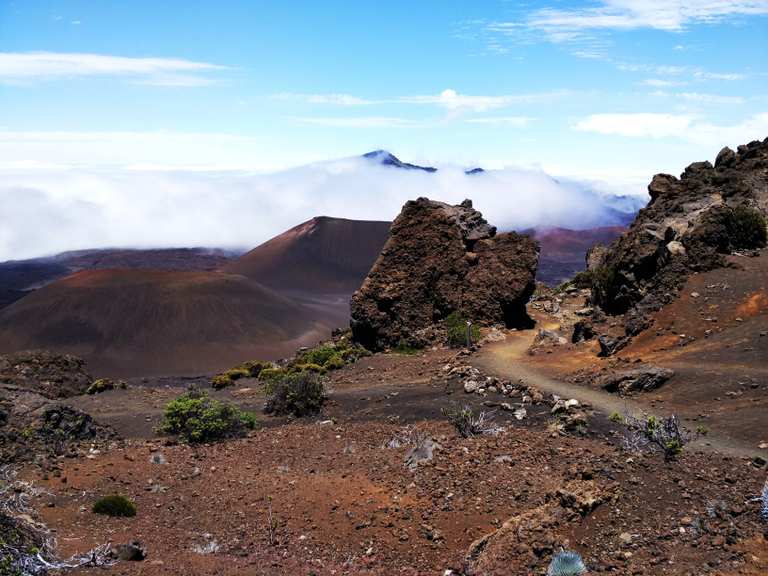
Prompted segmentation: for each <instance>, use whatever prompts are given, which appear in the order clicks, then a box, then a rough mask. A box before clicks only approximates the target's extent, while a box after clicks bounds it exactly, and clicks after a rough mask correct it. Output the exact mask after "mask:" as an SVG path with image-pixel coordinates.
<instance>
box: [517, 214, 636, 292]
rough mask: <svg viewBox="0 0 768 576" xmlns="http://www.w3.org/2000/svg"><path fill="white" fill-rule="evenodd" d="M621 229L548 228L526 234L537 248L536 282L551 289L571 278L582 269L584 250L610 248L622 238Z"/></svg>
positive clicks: (613, 227)
mask: <svg viewBox="0 0 768 576" xmlns="http://www.w3.org/2000/svg"><path fill="white" fill-rule="evenodd" d="M625 230H626V228H624V227H622V226H604V227H600V228H588V229H586V230H570V229H568V228H548V229H544V228H542V229H538V230H533V231H531V230H528V231H527V233H529V234H532V235H533V237H534V238H536V240H538V241H539V244H540V245H541V255H540V257H539V271H538V274H537V280H539V281H541V282H544V283H545V284H549V285H550V286H555V285H557V284H560V283H561V282H564V281H565V280H568V279H570V278H573V275H574V274H576V273H577V272H580V271H581V270H584V268H585V257H586V254H587V250H589V249H590V248H591V247H592V246H594V245H595V244H610V243H611V242H613V241H614V240H615V239H616V238H618V237H619V236H621V235H622V233H624V231H625Z"/></svg>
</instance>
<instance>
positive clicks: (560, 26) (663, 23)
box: [524, 0, 768, 42]
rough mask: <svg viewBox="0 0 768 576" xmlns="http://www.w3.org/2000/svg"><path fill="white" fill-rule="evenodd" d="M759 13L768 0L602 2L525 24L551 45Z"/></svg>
mask: <svg viewBox="0 0 768 576" xmlns="http://www.w3.org/2000/svg"><path fill="white" fill-rule="evenodd" d="M758 14H768V1H767V0H602V1H601V2H600V3H599V4H598V5H597V6H593V7H585V8H576V9H558V8H544V9H541V10H537V11H535V12H533V13H532V14H530V15H529V16H528V18H527V19H526V21H525V22H524V24H525V25H526V26H527V27H528V28H530V29H533V30H537V31H540V32H543V33H544V34H546V36H547V37H548V38H549V40H550V41H552V42H566V41H570V40H577V39H579V38H581V37H583V35H584V33H585V32H588V31H598V30H632V29H638V28H652V29H656V30H665V31H670V32H677V31H680V30H683V29H684V28H685V27H686V26H688V25H690V24H696V23H712V22H717V21H720V20H723V19H724V18H728V17H732V16H740V15H758Z"/></svg>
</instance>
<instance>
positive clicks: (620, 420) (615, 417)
mask: <svg viewBox="0 0 768 576" xmlns="http://www.w3.org/2000/svg"><path fill="white" fill-rule="evenodd" d="M608 420H610V421H611V422H614V423H616V424H624V416H622V415H621V414H619V413H618V412H613V413H612V414H611V415H610V416H608Z"/></svg>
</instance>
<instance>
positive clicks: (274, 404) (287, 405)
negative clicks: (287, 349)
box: [264, 371, 326, 417]
mask: <svg viewBox="0 0 768 576" xmlns="http://www.w3.org/2000/svg"><path fill="white" fill-rule="evenodd" d="M325 399H326V395H325V386H324V385H323V381H322V380H321V379H320V377H319V376H318V375H317V374H314V373H312V372H308V371H304V372H296V373H294V374H288V375H287V376H285V377H283V378H282V379H281V380H278V381H277V382H275V383H274V385H273V387H272V393H271V394H270V396H269V398H267V402H266V404H265V405H264V412H266V413H267V414H274V415H276V416H280V415H285V414H291V415H293V416H296V417H302V416H307V415H310V414H315V413H317V412H319V411H320V409H321V408H322V407H323V404H324V403H325Z"/></svg>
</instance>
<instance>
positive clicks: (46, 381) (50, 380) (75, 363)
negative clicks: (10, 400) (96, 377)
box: [0, 350, 93, 399]
mask: <svg viewBox="0 0 768 576" xmlns="http://www.w3.org/2000/svg"><path fill="white" fill-rule="evenodd" d="M91 382H93V377H92V376H91V375H90V373H89V372H88V368H87V366H86V364H85V361H84V360H83V359H81V358H78V357H77V356H72V355H70V354H54V353H53V352H48V351H45V350H32V351H26V352H17V353H15V354H8V355H5V356H0V383H3V384H8V385H11V386H16V387H19V388H22V389H25V390H29V391H31V392H36V393H38V394H40V395H41V396H44V397H45V398H51V399H54V398H68V397H70V396H77V395H79V394H84V393H85V391H86V390H87V389H88V386H90V385H91Z"/></svg>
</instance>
